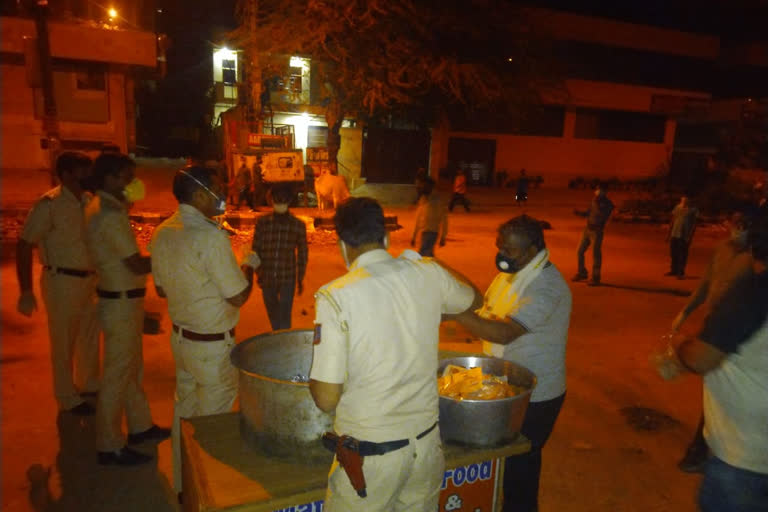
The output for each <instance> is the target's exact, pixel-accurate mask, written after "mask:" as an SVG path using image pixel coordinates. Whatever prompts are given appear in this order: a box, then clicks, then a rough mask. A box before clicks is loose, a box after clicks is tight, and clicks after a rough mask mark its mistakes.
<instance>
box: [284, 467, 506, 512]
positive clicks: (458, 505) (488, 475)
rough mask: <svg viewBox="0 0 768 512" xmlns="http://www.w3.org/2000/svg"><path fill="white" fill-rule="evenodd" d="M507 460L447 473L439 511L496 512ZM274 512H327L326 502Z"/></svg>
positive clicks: (444, 475)
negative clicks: (502, 465) (501, 469)
mask: <svg viewBox="0 0 768 512" xmlns="http://www.w3.org/2000/svg"><path fill="white" fill-rule="evenodd" d="M502 460H503V459H494V460H489V461H485V462H480V463H475V464H468V465H466V466H459V467H456V468H452V469H448V470H446V471H445V473H444V474H443V484H442V486H441V490H440V501H439V506H438V512H454V511H456V512H458V511H461V512H495V510H496V494H497V490H498V486H499V485H500V482H499V464H500V463H501V461H502ZM274 512H323V502H322V501H320V500H318V501H313V502H311V503H304V504H301V505H293V506H290V507H285V508H280V509H276V510H275V511H274Z"/></svg>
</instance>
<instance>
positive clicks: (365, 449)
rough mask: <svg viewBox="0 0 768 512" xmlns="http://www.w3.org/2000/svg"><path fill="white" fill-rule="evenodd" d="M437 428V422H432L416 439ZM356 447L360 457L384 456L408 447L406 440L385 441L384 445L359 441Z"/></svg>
mask: <svg viewBox="0 0 768 512" xmlns="http://www.w3.org/2000/svg"><path fill="white" fill-rule="evenodd" d="M436 426H437V422H434V423H433V424H432V426H431V427H429V428H428V429H427V430H425V431H424V432H422V433H421V434H419V435H417V436H416V439H421V438H423V437H424V436H426V435H427V434H429V433H430V432H432V431H433V430H435V427H436ZM358 446H359V447H360V449H359V453H360V456H362V457H368V456H370V455H384V454H385V453H389V452H393V451H395V450H399V449H400V448H403V447H404V446H408V440H407V439H398V440H397V441H387V442H386V443H372V442H370V441H360V442H359V444H358Z"/></svg>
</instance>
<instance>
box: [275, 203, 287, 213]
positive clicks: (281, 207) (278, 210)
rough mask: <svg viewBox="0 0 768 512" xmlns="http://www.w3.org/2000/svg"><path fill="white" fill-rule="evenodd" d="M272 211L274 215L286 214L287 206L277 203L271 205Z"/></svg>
mask: <svg viewBox="0 0 768 512" xmlns="http://www.w3.org/2000/svg"><path fill="white" fill-rule="evenodd" d="M272 209H273V210H274V211H275V213H286V212H288V205H287V204H286V203H277V204H273V205H272Z"/></svg>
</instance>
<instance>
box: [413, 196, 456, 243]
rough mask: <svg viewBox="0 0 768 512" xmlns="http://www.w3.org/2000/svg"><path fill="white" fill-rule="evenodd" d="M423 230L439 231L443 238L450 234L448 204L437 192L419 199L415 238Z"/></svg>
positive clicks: (414, 231)
mask: <svg viewBox="0 0 768 512" xmlns="http://www.w3.org/2000/svg"><path fill="white" fill-rule="evenodd" d="M422 231H433V232H435V233H438V234H439V235H440V239H441V240H445V237H446V236H448V205H446V204H445V201H443V198H442V197H440V195H439V194H438V193H437V192H432V193H431V194H430V195H428V196H424V197H422V198H421V199H419V206H418V208H417V210H416V222H415V224H414V227H413V238H416V235H417V234H419V233H421V232H422Z"/></svg>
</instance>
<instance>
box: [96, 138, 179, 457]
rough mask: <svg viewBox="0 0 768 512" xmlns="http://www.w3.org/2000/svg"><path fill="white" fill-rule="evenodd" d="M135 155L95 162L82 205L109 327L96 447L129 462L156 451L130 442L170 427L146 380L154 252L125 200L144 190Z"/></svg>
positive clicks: (156, 436) (153, 437) (156, 437)
mask: <svg viewBox="0 0 768 512" xmlns="http://www.w3.org/2000/svg"><path fill="white" fill-rule="evenodd" d="M134 171H135V164H134V162H133V160H131V159H130V158H128V157H127V156H125V155H121V154H119V153H104V154H102V155H101V156H99V157H98V158H97V159H96V161H95V162H94V164H93V182H94V185H95V186H96V197H95V198H94V199H93V200H92V201H91V202H90V203H89V204H88V206H87V208H86V210H85V227H86V241H87V244H88V251H89V253H90V256H91V259H92V260H93V262H94V264H95V266H96V271H97V274H98V278H99V281H98V285H97V286H98V287H97V289H96V294H97V295H98V297H99V320H100V321H101V328H102V330H103V331H104V375H103V377H102V383H101V390H100V391H99V398H98V401H97V403H96V447H97V450H98V452H99V453H98V461H99V464H102V465H112V464H116V465H120V466H132V465H136V464H143V463H147V462H149V461H151V460H152V457H151V456H149V455H146V454H144V453H141V452H139V451H136V450H133V449H131V448H128V446H126V439H125V437H124V436H123V433H122V420H123V413H125V417H126V421H127V424H128V439H127V442H128V444H139V443H143V442H145V441H161V440H163V439H166V438H168V437H169V436H170V435H171V431H170V429H167V428H161V427H158V426H157V425H155V424H153V423H152V415H151V413H150V411H149V402H148V401H147V396H146V395H145V394H144V389H143V387H142V384H141V381H142V378H143V373H144V368H143V367H144V360H143V355H142V330H143V326H144V295H146V284H145V283H146V281H147V274H149V273H150V271H151V262H150V259H149V256H142V254H141V253H140V252H139V246H138V244H137V243H136V237H135V236H134V234H133V230H132V229H131V223H130V220H129V218H128V204H129V202H131V201H135V200H139V199H141V198H143V184H141V182H140V181H139V180H138V179H136V178H135V176H134Z"/></svg>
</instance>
